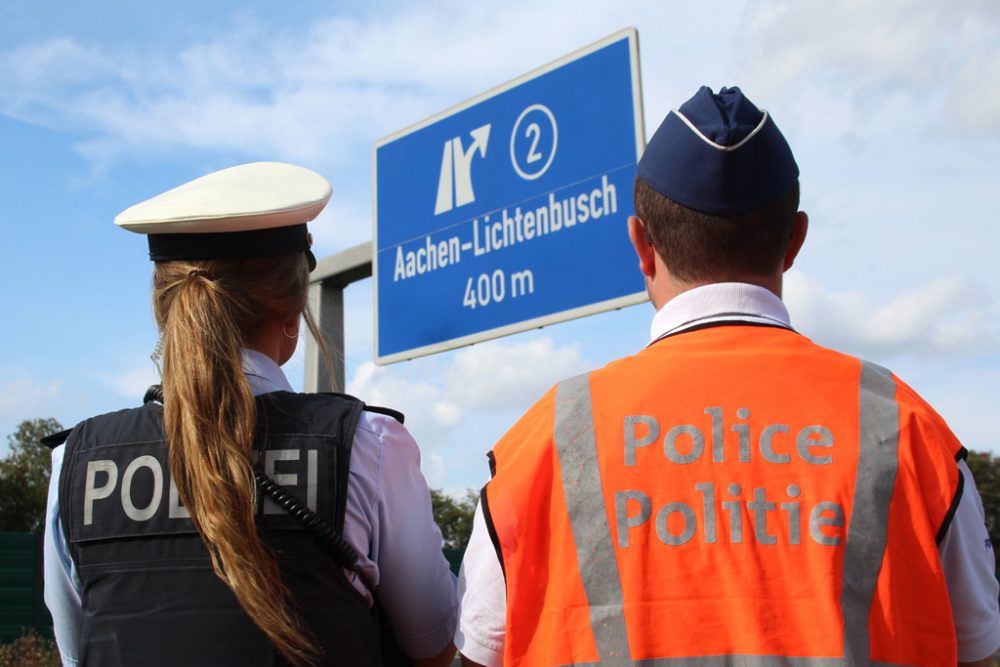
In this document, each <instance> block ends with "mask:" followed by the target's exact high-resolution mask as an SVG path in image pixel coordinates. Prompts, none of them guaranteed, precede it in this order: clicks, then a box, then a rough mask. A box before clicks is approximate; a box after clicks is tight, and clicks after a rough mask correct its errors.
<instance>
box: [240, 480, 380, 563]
mask: <svg viewBox="0 0 1000 667" xmlns="http://www.w3.org/2000/svg"><path fill="white" fill-rule="evenodd" d="M253 474H254V477H255V478H256V479H257V484H259V485H260V489H261V491H263V492H264V495H266V496H267V497H268V498H270V499H271V500H273V501H274V502H275V504H276V505H278V506H279V507H281V509H283V510H285V511H286V512H288V514H289V515H291V516H292V518H294V519H295V520H296V521H298V522H300V523H301V524H302V525H304V526H305V527H306V528H308V529H309V530H310V531H312V532H313V534H315V535H316V537H318V538H320V540H321V541H322V542H323V544H324V545H326V547H327V548H329V549H330V551H331V552H332V553H333V556H334V558H336V559H337V562H338V563H340V565H341V566H343V567H346V568H351V569H353V568H354V566H355V565H356V564H357V562H358V559H359V558H360V556H359V555H358V552H357V551H356V550H355V549H354V547H352V546H351V545H350V543H348V542H347V540H345V539H344V536H343V535H340V534H339V533H337V532H336V531H335V530H334V529H333V526H331V525H330V524H328V523H327V522H326V521H324V520H323V517H321V516H320V515H318V514H316V512H313V511H312V510H311V509H309V506H308V505H306V504H305V503H304V502H302V501H301V500H299V499H298V498H296V497H295V495H294V494H293V493H291V492H290V491H289V490H288V489H286V488H285V487H283V486H281V485H280V484H278V483H277V482H275V481H274V480H273V479H271V478H270V477H268V476H267V474H266V473H265V472H264V471H263V470H262V469H261V466H260V465H255V466H254V469H253Z"/></svg>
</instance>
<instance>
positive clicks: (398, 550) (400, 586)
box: [344, 412, 458, 658]
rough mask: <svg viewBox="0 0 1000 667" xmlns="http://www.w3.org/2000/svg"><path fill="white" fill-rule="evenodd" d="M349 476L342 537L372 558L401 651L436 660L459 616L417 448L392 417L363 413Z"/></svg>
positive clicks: (371, 569)
mask: <svg viewBox="0 0 1000 667" xmlns="http://www.w3.org/2000/svg"><path fill="white" fill-rule="evenodd" d="M350 471H351V484H350V486H349V488H348V503H347V504H348V508H347V516H346V517H345V527H344V532H345V537H347V538H348V540H349V541H350V542H351V543H352V544H354V546H355V548H358V550H359V551H360V552H361V553H362V554H368V558H363V561H362V563H361V565H362V566H363V570H364V571H365V572H366V578H369V580H371V581H373V583H374V584H375V585H376V589H375V595H376V597H377V598H378V600H379V602H380V603H381V604H382V606H383V608H384V609H385V612H386V615H387V616H388V618H389V622H390V623H391V625H392V628H393V632H394V634H395V636H396V639H397V640H398V641H399V645H400V648H402V649H403V651H404V652H405V653H406V654H407V655H409V656H410V657H412V658H428V657H432V656H435V655H437V654H438V653H440V652H441V651H442V650H443V649H444V648H445V646H447V645H448V643H449V642H450V641H451V639H452V637H453V636H454V634H455V627H456V625H457V624H458V610H457V601H456V598H455V577H454V575H452V573H451V570H450V568H449V566H448V561H447V560H446V559H445V557H444V554H443V553H442V551H441V546H442V539H441V531H440V529H439V528H438V526H437V524H436V523H435V522H434V513H433V511H432V509H431V499H430V491H429V490H428V488H427V482H426V480H425V479H424V476H423V474H421V472H420V450H419V448H418V447H417V443H416V442H415V441H414V440H413V437H412V436H411V435H410V433H409V431H407V430H406V428H404V427H403V425H402V424H400V423H399V422H397V421H396V420H395V419H392V418H391V417H385V416H382V415H377V414H372V413H367V412H366V413H363V414H362V417H361V420H360V422H359V424H358V429H357V431H356V433H355V437H354V448H353V451H352V453H351V468H350ZM366 524H367V525H366ZM369 540H370V542H369ZM365 561H367V563H366V562H365ZM365 566H367V567H365Z"/></svg>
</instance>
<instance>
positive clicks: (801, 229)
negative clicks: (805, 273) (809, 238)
mask: <svg viewBox="0 0 1000 667" xmlns="http://www.w3.org/2000/svg"><path fill="white" fill-rule="evenodd" d="M807 231H809V216H808V215H806V214H805V211H799V212H798V213H796V214H795V220H794V221H793V222H792V238H791V239H789V241H788V248H786V249H785V259H784V261H783V262H782V264H781V271H782V273H784V272H785V271H787V270H788V269H790V268H792V264H794V263H795V258H796V257H797V256H798V254H799V250H802V244H803V243H805V242H806V232H807Z"/></svg>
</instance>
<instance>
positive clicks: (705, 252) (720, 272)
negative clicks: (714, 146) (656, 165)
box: [634, 176, 799, 282]
mask: <svg viewBox="0 0 1000 667" xmlns="http://www.w3.org/2000/svg"><path fill="white" fill-rule="evenodd" d="M634 194H635V212H636V215H637V216H639V218H640V219H641V220H642V221H643V223H644V224H645V227H646V233H647V234H648V235H649V241H650V243H652V244H653V248H654V249H655V250H656V252H657V254H659V255H660V257H661V258H662V259H663V261H664V263H665V264H666V265H667V268H668V269H669V270H670V273H671V274H672V275H674V276H675V277H676V278H677V279H679V280H682V281H685V282H697V281H705V280H710V281H719V280H727V279H735V278H738V277H743V276H768V275H771V274H772V273H773V272H774V271H775V270H776V269H777V268H778V267H779V266H780V264H781V262H782V260H783V258H784V256H785V250H786V249H787V247H788V240H789V238H791V235H792V223H793V221H794V219H795V213H796V212H797V211H798V209H799V183H798V181H796V182H795V183H794V184H793V185H792V187H790V188H789V189H788V190H786V191H785V194H783V195H782V196H781V197H779V198H778V199H776V200H774V201H773V202H771V203H770V204H767V205H765V206H762V207H761V208H759V209H756V210H754V211H750V212H749V213H743V214H741V215H734V216H715V215H708V214H706V213H702V212H700V211H696V210H694V209H691V208H688V207H686V206H682V205H680V204H678V203H677V202H675V201H673V200H670V199H667V198H666V197H664V196H663V195H661V194H660V193H659V192H657V191H656V190H654V189H653V188H651V187H650V186H649V185H648V184H647V183H646V182H645V181H643V180H642V179H641V178H639V177H638V176H637V177H636V179H635V193H634Z"/></svg>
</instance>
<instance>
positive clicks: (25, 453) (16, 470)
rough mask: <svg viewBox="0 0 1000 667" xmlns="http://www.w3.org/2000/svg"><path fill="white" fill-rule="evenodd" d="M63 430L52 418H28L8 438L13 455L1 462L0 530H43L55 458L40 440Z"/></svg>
mask: <svg viewBox="0 0 1000 667" xmlns="http://www.w3.org/2000/svg"><path fill="white" fill-rule="evenodd" d="M61 430H62V424H60V423H59V422H58V421H56V420H55V419H52V418H51V417H50V418H48V419H25V420H24V421H23V422H21V423H20V425H19V426H18V427H17V430H16V431H15V432H14V433H12V434H10V435H8V436H7V443H8V444H9V445H10V453H8V454H7V456H6V457H4V458H3V459H0V530H4V531H12V532H21V533H24V532H37V531H40V530H42V528H43V526H44V524H45V499H46V496H47V494H48V489H49V473H50V470H51V467H52V460H51V459H52V456H51V451H50V450H49V448H48V447H46V446H45V445H43V444H42V443H41V442H40V441H41V439H42V438H44V437H45V436H47V435H51V434H52V433H56V432H58V431H61Z"/></svg>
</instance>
